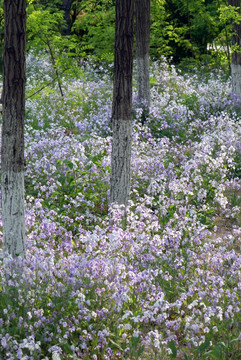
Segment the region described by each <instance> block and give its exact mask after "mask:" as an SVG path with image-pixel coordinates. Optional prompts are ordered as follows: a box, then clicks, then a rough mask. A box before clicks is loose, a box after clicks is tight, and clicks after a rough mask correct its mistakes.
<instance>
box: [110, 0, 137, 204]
mask: <svg viewBox="0 0 241 360" xmlns="http://www.w3.org/2000/svg"><path fill="white" fill-rule="evenodd" d="M133 37H134V0H117V1H116V27H115V59H114V87H113V105H112V130H113V140H112V154H111V179H110V202H111V203H118V204H124V205H127V202H128V199H129V192H130V163H131V137H132V69H133Z"/></svg>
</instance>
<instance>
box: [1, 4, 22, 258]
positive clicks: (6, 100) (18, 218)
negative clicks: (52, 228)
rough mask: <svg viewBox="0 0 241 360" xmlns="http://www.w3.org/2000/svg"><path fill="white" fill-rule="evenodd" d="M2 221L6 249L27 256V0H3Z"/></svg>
mask: <svg viewBox="0 0 241 360" xmlns="http://www.w3.org/2000/svg"><path fill="white" fill-rule="evenodd" d="M4 14H5V29H4V55H3V123H2V220H3V244H4V251H6V252H8V253H9V254H11V255H12V256H18V255H22V256H23V255H24V254H25V249H26V238H25V216H24V116H25V48H26V44H25V43H26V0H4Z"/></svg>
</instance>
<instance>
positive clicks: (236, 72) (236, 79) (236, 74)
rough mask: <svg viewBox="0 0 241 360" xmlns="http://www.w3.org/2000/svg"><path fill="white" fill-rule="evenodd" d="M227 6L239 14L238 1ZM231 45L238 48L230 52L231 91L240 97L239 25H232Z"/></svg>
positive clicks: (240, 33) (240, 59) (240, 53)
mask: <svg viewBox="0 0 241 360" xmlns="http://www.w3.org/2000/svg"><path fill="white" fill-rule="evenodd" d="M229 5H231V6H235V7H238V8H239V12H240V0H229ZM232 45H233V46H238V47H239V48H240V50H238V51H233V52H232V62H231V74H232V91H233V93H234V94H235V95H237V96H240V97H241V23H239V24H236V23H234V25H233V35H232Z"/></svg>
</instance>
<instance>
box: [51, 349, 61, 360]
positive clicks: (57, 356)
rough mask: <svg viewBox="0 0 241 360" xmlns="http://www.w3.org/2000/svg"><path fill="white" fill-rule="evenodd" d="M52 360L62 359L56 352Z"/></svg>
mask: <svg viewBox="0 0 241 360" xmlns="http://www.w3.org/2000/svg"><path fill="white" fill-rule="evenodd" d="M52 360H61V357H60V355H59V353H58V352H57V351H54V352H53V354H52Z"/></svg>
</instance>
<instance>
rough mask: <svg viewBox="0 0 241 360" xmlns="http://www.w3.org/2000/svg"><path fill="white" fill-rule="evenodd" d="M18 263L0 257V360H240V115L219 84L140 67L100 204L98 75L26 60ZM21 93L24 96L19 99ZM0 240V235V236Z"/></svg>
mask: <svg viewBox="0 0 241 360" xmlns="http://www.w3.org/2000/svg"><path fill="white" fill-rule="evenodd" d="M27 65H28V68H27V69H28V71H27V74H28V77H27V79H28V81H27V102H26V126H25V131H26V135H25V147H26V150H25V156H26V173H25V174H26V175H25V186H26V226H27V256H26V259H21V258H19V259H17V260H16V259H14V260H13V259H12V258H10V257H9V256H7V255H6V254H3V253H2V252H0V290H1V291H0V359H1V360H15V359H22V360H32V359H36V360H37V359H40V360H47V359H49V360H50V359H54V360H58V359H67V360H70V359H86V360H87V359H95V360H98V359H106V360H107V359H113V360H115V359H116V360H118V359H119V360H121V359H141V360H142V359H149V360H154V359H164V360H165V359H186V360H190V359H194V360H195V359H218V360H223V359H225V360H226V359H233V360H238V359H241V252H240V247H241V118H240V113H241V112H240V104H239V101H238V99H236V98H235V97H233V96H232V94H231V84H230V79H226V78H225V76H224V75H223V74H222V73H219V72H218V71H217V72H215V73H210V74H208V76H201V74H200V73H199V72H198V71H196V72H193V73H192V74H189V75H188V74H183V73H181V72H179V71H178V70H176V69H175V68H174V67H172V66H169V65H168V64H167V62H166V61H165V59H163V60H162V61H161V62H160V63H155V64H153V65H152V68H151V99H152V102H151V108H150V113H149V116H148V119H147V122H146V123H145V124H144V125H142V124H141V118H142V110H141V108H140V106H139V105H138V102H137V100H136V92H137V90H136V88H135V86H134V97H133V118H134V120H133V135H132V136H133V145H132V188H131V196H130V198H131V199H130V202H129V206H128V208H127V211H126V215H125V216H123V215H124V209H123V208H121V207H117V206H113V207H109V206H108V196H109V178H110V154H111V126H110V118H111V102H112V87H111V81H112V80H111V76H110V74H109V73H110V70H111V69H109V70H105V69H102V68H96V69H95V70H93V66H92V65H90V64H88V63H86V64H82V67H81V69H79V70H78V74H77V75H76V76H75V77H74V76H72V77H70V76H68V75H66V78H63V79H62V86H63V89H64V99H62V98H61V96H60V94H59V92H58V88H57V86H56V88H55V87H51V86H50V85H48V86H46V87H44V89H43V90H42V91H41V92H36V89H38V88H40V87H41V86H42V84H43V83H44V82H49V80H51V76H52V75H51V70H50V65H49V63H48V61H47V59H45V58H41V59H38V58H35V57H33V56H32V55H31V54H30V56H29V57H28V59H27ZM33 94H34V95H33ZM1 241H2V239H1Z"/></svg>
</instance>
